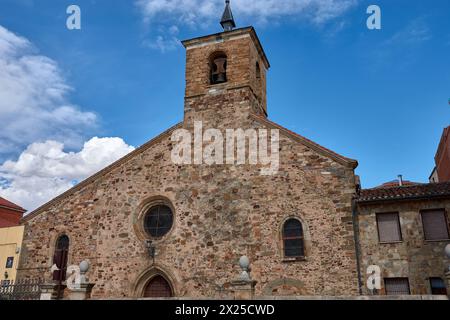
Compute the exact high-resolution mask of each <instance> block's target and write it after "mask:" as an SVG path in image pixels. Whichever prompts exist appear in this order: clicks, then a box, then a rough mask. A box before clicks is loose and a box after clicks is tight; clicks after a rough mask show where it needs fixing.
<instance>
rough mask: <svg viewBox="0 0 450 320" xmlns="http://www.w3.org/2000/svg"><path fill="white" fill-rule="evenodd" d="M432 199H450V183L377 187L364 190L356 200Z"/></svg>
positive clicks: (366, 201) (365, 201) (360, 201)
mask: <svg viewBox="0 0 450 320" xmlns="http://www.w3.org/2000/svg"><path fill="white" fill-rule="evenodd" d="M430 198H449V199H450V182H442V183H424V184H416V185H406V186H401V187H400V186H397V187H392V186H391V187H385V188H382V187H377V188H373V189H362V190H361V191H360V193H359V195H358V196H357V198H356V201H357V202H358V203H369V202H379V201H397V200H420V199H430Z"/></svg>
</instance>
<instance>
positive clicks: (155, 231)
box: [144, 204, 173, 238]
mask: <svg viewBox="0 0 450 320" xmlns="http://www.w3.org/2000/svg"><path fill="white" fill-rule="evenodd" d="M172 225H173V213H172V209H170V208H169V207H168V206H166V205H162V204H159V205H156V206H152V207H151V208H150V209H149V210H148V211H147V213H146V214H145V217H144V229H145V231H146V232H147V233H148V234H149V235H150V236H151V237H153V238H161V237H162V236H164V235H165V234H166V233H167V232H169V230H170V229H171V228H172Z"/></svg>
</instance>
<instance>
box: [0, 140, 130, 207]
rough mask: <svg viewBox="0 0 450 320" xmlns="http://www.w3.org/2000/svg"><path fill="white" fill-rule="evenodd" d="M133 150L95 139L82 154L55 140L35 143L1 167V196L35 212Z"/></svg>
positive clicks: (90, 141)
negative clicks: (39, 207)
mask: <svg viewBox="0 0 450 320" xmlns="http://www.w3.org/2000/svg"><path fill="white" fill-rule="evenodd" d="M133 150H134V147H133V146H129V145H127V144H126V143H125V142H124V141H123V140H122V139H121V138H97V137H94V138H92V139H90V140H89V141H87V142H86V143H85V144H84V146H83V149H82V150H81V151H79V152H65V151H64V144H63V143H60V142H57V141H52V140H48V141H46V142H42V143H33V144H31V145H29V146H28V148H27V149H26V150H25V151H23V152H22V154H21V155H20V156H19V158H18V159H17V160H16V161H11V160H9V161H6V162H5V163H4V164H3V165H1V166H0V195H1V196H2V197H5V198H7V199H9V200H11V201H13V202H15V203H17V204H19V205H20V206H22V207H24V208H26V209H28V210H33V209H35V208H37V207H38V206H40V205H42V204H44V203H45V202H47V201H49V200H50V199H52V198H54V197H56V196H57V195H59V194H61V193H63V192H64V191H66V190H68V189H69V188H71V187H72V186H73V185H74V184H76V183H78V182H80V181H82V180H84V179H85V178H87V177H88V176H90V175H92V174H94V173H95V172H97V171H99V170H101V169H103V168H104V167H106V166H107V165H109V164H111V163H112V162H114V161H115V160H117V159H119V158H121V157H122V156H124V155H126V154H128V153H129V152H131V151H133ZM1 178H3V180H2V181H3V182H2V181H1Z"/></svg>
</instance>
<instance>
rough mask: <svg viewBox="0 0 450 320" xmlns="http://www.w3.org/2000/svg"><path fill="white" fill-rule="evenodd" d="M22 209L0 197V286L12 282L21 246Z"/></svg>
mask: <svg viewBox="0 0 450 320" xmlns="http://www.w3.org/2000/svg"><path fill="white" fill-rule="evenodd" d="M25 211H26V210H25V209H23V208H22V207H20V206H18V205H16V204H14V203H12V202H11V201H8V200H6V199H4V198H2V197H0V284H2V283H5V282H9V281H14V279H15V278H16V269H17V266H18V264H19V256H20V252H21V246H22V238H23V230H24V227H23V226H21V225H20V224H19V223H20V219H21V218H22V216H23V214H24V213H25Z"/></svg>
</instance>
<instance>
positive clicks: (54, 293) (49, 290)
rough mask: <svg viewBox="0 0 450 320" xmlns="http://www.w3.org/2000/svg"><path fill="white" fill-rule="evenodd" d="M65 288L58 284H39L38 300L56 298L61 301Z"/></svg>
mask: <svg viewBox="0 0 450 320" xmlns="http://www.w3.org/2000/svg"><path fill="white" fill-rule="evenodd" d="M65 288H66V286H65V285H63V284H58V283H55V282H49V283H44V284H41V286H40V289H41V297H40V300H56V299H58V298H60V299H62V297H63V295H64V289H65ZM58 293H59V297H58Z"/></svg>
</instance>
